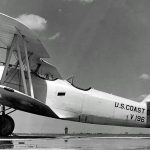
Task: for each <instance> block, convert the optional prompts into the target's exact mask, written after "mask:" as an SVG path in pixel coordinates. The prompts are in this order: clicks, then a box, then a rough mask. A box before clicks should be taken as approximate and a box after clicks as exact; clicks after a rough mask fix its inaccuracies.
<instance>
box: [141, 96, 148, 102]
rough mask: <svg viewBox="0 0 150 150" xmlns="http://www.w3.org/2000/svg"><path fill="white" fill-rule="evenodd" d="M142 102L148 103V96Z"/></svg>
mask: <svg viewBox="0 0 150 150" xmlns="http://www.w3.org/2000/svg"><path fill="white" fill-rule="evenodd" d="M142 102H145V103H146V102H150V95H148V96H147V97H146V98H145V99H144V100H143V101H142Z"/></svg>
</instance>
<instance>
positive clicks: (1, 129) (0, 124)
mask: <svg viewBox="0 0 150 150" xmlns="http://www.w3.org/2000/svg"><path fill="white" fill-rule="evenodd" d="M14 127H15V123H14V120H13V119H12V118H11V117H10V116H8V115H1V116H0V136H9V135H11V134H12V133H13V131H14Z"/></svg>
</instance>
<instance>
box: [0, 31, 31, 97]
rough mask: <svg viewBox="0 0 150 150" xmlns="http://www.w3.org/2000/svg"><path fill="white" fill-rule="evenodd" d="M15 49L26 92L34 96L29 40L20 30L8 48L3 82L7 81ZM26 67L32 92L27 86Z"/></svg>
mask: <svg viewBox="0 0 150 150" xmlns="http://www.w3.org/2000/svg"><path fill="white" fill-rule="evenodd" d="M20 43H21V44H22V45H23V46H22V47H21V46H20ZM21 48H22V49H21ZM14 50H16V52H17V59H18V63H19V68H20V70H21V78H22V83H23V88H24V93H25V94H27V95H29V93H30V95H31V97H32V98H34V91H33V84H32V78H31V70H30V65H29V57H28V49H27V42H26V40H25V37H24V36H23V35H21V33H20V32H19V31H18V32H17V34H15V35H14V38H13V40H12V43H11V46H10V48H8V51H7V55H6V65H5V69H4V71H3V74H2V78H1V84H4V83H5V80H6V76H7V72H8V68H9V64H10V60H11V57H12V54H13V51H14ZM21 52H23V53H24V54H25V62H26V67H24V65H23V60H22V57H21ZM16 65H17V64H16ZM25 69H26V70H27V76H28V82H29V90H30V92H29V91H28V88H27V81H26V78H25Z"/></svg>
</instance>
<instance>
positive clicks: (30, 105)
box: [0, 85, 58, 118]
mask: <svg viewBox="0 0 150 150" xmlns="http://www.w3.org/2000/svg"><path fill="white" fill-rule="evenodd" d="M0 104H2V105H5V106H8V107H11V108H14V109H16V110H21V111H25V112H29V113H33V114H37V115H42V116H47V117H52V118H58V117H57V115H56V114H55V113H54V112H53V111H52V110H51V109H50V107H48V106H47V105H45V104H44V103H42V102H40V101H38V100H37V99H35V98H32V97H30V96H28V95H26V94H24V93H21V92H19V91H17V90H14V89H12V88H9V87H7V86H2V85H0Z"/></svg>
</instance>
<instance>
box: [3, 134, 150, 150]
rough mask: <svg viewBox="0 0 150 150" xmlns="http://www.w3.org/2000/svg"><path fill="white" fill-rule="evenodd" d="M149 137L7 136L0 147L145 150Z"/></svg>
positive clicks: (149, 147) (54, 149)
mask: <svg viewBox="0 0 150 150" xmlns="http://www.w3.org/2000/svg"><path fill="white" fill-rule="evenodd" d="M149 141H150V137H88V136H87V137H79V136H60V137H37V136H36V137H31V136H29V137H27V136H24V137H23V136H22V137H17V138H16V137H9V138H0V149H16V150H18V149H22V150H24V149H34V150H45V149H49V150H116V149H117V150H131V149H132V150H137V149H140V150H147V149H150V142H149Z"/></svg>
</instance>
